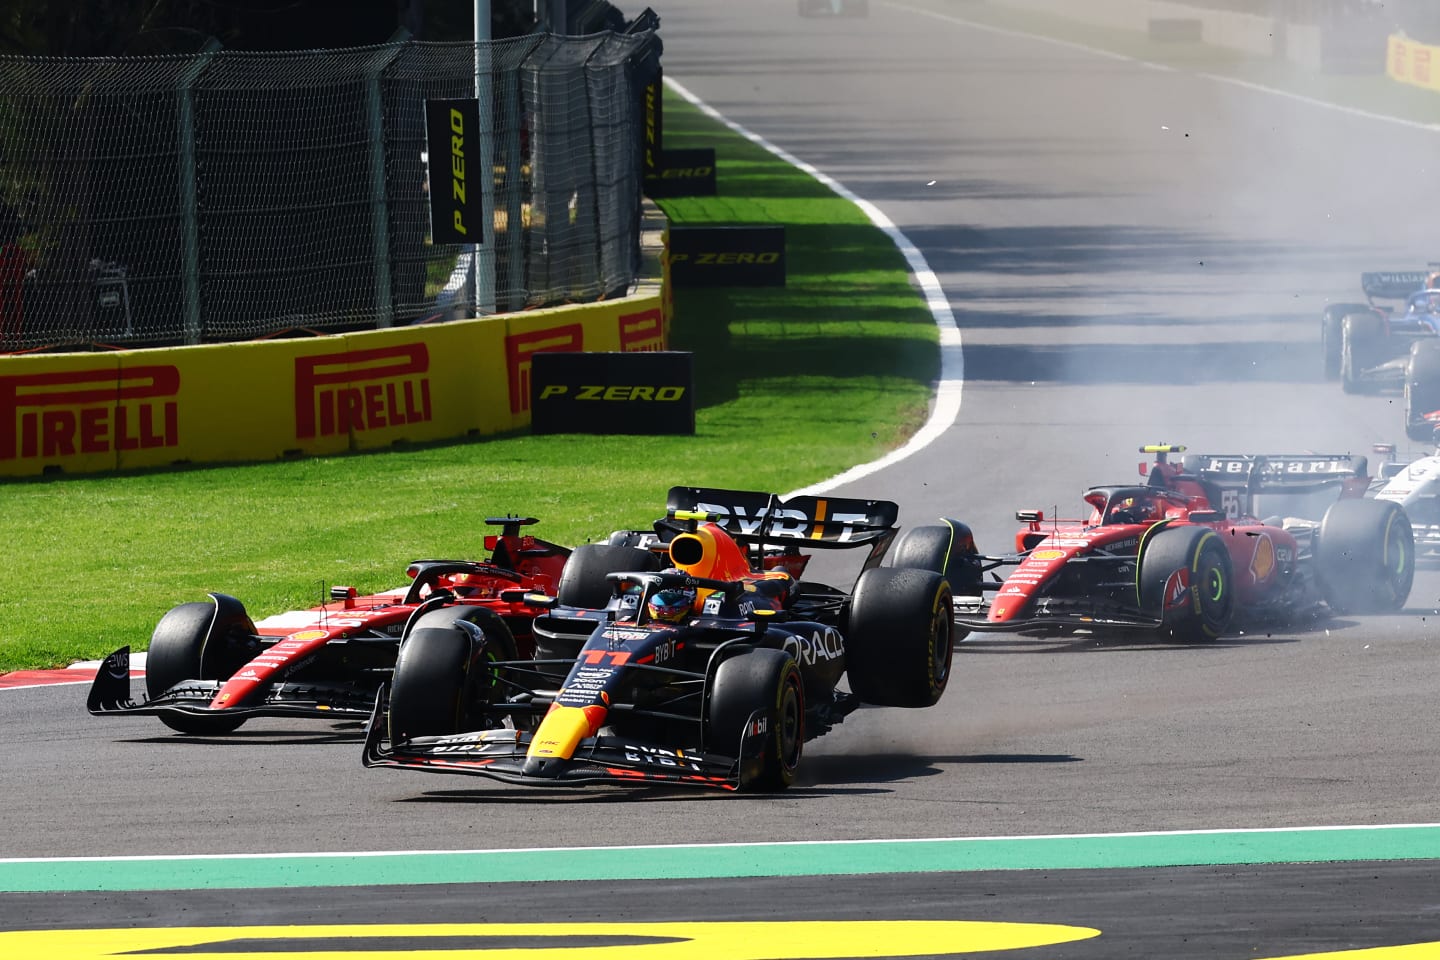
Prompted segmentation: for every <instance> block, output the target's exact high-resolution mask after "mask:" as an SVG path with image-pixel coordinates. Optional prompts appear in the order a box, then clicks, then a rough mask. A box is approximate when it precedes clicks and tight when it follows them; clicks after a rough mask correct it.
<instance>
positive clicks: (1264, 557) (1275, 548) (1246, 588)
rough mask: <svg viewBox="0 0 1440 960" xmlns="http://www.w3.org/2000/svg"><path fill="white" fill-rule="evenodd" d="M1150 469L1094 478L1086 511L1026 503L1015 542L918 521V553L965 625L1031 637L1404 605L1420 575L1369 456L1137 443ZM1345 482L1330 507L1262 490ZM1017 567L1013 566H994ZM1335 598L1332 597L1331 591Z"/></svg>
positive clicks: (914, 548)
mask: <svg viewBox="0 0 1440 960" xmlns="http://www.w3.org/2000/svg"><path fill="white" fill-rule="evenodd" d="M1140 449H1141V452H1143V453H1151V454H1154V455H1155V459H1154V462H1153V463H1151V464H1150V465H1149V466H1148V468H1147V467H1145V466H1144V465H1142V476H1143V477H1144V482H1143V483H1138V484H1116V485H1110V486H1099V487H1091V488H1089V489H1088V490H1086V491H1085V493H1084V497H1083V498H1084V501H1085V504H1086V508H1087V512H1086V515H1085V516H1084V517H1083V518H1081V519H1074V520H1056V519H1047V518H1046V517H1045V516H1044V515H1043V513H1042V511H1040V510H1022V511H1020V512H1018V513H1017V514H1016V518H1017V519H1018V520H1020V521H1022V522H1023V523H1024V527H1023V528H1021V530H1020V531H1019V532H1018V533H1017V534H1016V538H1015V552H1014V553H1013V554H1008V555H1003V556H984V555H981V554H980V553H979V552H978V551H977V549H976V547H975V542H974V537H973V535H972V534H971V531H970V529H969V527H968V526H966V525H965V524H964V523H962V522H960V521H958V520H951V519H946V520H944V521H943V523H942V524H940V525H934V526H925V527H916V528H912V529H911V530H909V531H907V534H908V535H909V538H910V541H909V542H908V543H905V544H897V546H896V551H897V553H898V552H900V551H901V550H902V549H903V550H905V551H907V552H908V553H910V554H911V557H912V561H914V562H920V563H922V564H923V565H926V566H929V567H931V568H933V569H942V570H945V571H946V573H947V577H948V579H949V581H950V583H951V584H952V586H953V588H954V591H955V609H956V623H957V625H958V626H959V628H960V629H962V630H966V631H970V630H975V631H985V632H1009V633H1017V634H1021V635H1025V636H1037V637H1044V636H1064V635H1069V634H1078V633H1092V634H1098V633H1107V632H1117V631H1122V630H1139V631H1148V632H1150V633H1153V634H1157V635H1160V636H1162V637H1166V638H1173V639H1175V640H1180V641H1187V642H1194V641H1205V640H1212V639H1214V638H1217V637H1220V636H1222V635H1224V634H1226V633H1227V632H1229V631H1230V630H1231V628H1232V625H1233V624H1236V623H1239V622H1242V621H1245V620H1268V619H1273V618H1281V619H1284V618H1291V617H1295V616H1297V615H1299V614H1302V613H1305V612H1307V611H1316V612H1323V608H1324V606H1328V608H1329V609H1330V610H1331V611H1332V612H1335V613H1340V614H1353V613H1381V612H1389V611H1394V610H1398V609H1400V608H1401V607H1402V606H1403V605H1404V603H1405V600H1406V598H1407V597H1408V596H1409V593H1410V586H1411V582H1412V580H1413V578H1414V562H1415V541H1414V536H1413V533H1412V531H1411V527H1410V522H1409V520H1408V519H1407V518H1406V515H1405V512H1404V510H1402V509H1400V507H1399V506H1398V505H1397V504H1395V503H1391V502H1387V501H1383V500H1382V501H1377V500H1372V499H1365V498H1364V494H1365V491H1366V488H1367V487H1368V485H1369V483H1370V478H1369V476H1368V464H1367V462H1366V459H1365V458H1364V457H1353V458H1352V457H1350V456H1348V455H1344V456H1326V455H1315V454H1302V455H1293V456H1252V455H1196V456H1188V455H1187V456H1184V457H1183V459H1182V460H1181V462H1180V463H1175V462H1172V461H1171V460H1170V459H1169V455H1170V454H1176V453H1182V452H1183V451H1184V449H1185V448H1184V447H1181V446H1172V445H1168V444H1156V445H1148V446H1144V447H1141V448H1140ZM1329 493H1334V494H1335V495H1336V497H1337V499H1335V501H1334V502H1333V503H1331V504H1330V505H1329V507H1328V508H1327V509H1326V510H1325V511H1324V515H1323V517H1322V518H1321V519H1320V520H1318V521H1315V520H1309V519H1305V518H1303V517H1283V516H1271V517H1268V518H1266V519H1260V518H1259V517H1257V516H1256V512H1255V508H1256V504H1257V503H1258V502H1259V501H1261V500H1262V499H1264V498H1284V499H1285V500H1289V501H1290V502H1295V501H1296V499H1297V498H1306V497H1312V496H1313V495H1316V494H1319V495H1321V496H1325V495H1328V494H1329ZM1000 570H1006V571H1008V572H1007V573H1006V575H1005V576H1004V577H1003V578H1002V577H1001V576H1000V575H999V573H998V572H997V571H1000ZM1322 605H1323V606H1322Z"/></svg>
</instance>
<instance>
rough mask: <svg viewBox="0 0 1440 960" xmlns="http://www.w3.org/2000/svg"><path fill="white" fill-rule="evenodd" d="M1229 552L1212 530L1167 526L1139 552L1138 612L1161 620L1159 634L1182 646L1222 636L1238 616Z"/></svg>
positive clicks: (1145, 542)
mask: <svg viewBox="0 0 1440 960" xmlns="http://www.w3.org/2000/svg"><path fill="white" fill-rule="evenodd" d="M1230 581H1231V565H1230V553H1229V551H1227V550H1226V549H1225V544H1224V543H1223V542H1221V540H1220V536H1219V534H1217V533H1216V532H1215V531H1214V530H1211V529H1210V528H1209V527H1191V526H1184V527H1165V528H1162V529H1160V530H1157V531H1155V532H1153V533H1152V534H1151V535H1150V536H1149V538H1148V539H1146V540H1145V541H1144V543H1143V544H1142V545H1141V549H1140V569H1139V572H1138V573H1137V586H1138V590H1139V600H1140V609H1141V610H1143V611H1144V612H1145V613H1146V614H1148V615H1150V616H1153V617H1157V618H1158V619H1159V620H1160V629H1159V632H1160V635H1161V636H1162V637H1164V638H1166V639H1173V640H1178V641H1180V642H1181V643H1201V642H1204V641H1207V640H1214V639H1216V638H1217V637H1220V636H1222V635H1223V634H1224V633H1225V631H1226V630H1228V629H1229V628H1230V619H1231V617H1232V616H1234V612H1235V593H1234V590H1233V589H1232V588H1231V582H1230Z"/></svg>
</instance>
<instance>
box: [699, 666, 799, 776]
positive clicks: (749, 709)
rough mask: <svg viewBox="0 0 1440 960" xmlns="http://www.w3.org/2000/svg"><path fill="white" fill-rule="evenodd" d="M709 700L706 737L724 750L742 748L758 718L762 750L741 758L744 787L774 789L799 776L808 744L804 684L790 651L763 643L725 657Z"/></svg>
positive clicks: (713, 745) (723, 751)
mask: <svg viewBox="0 0 1440 960" xmlns="http://www.w3.org/2000/svg"><path fill="white" fill-rule="evenodd" d="M707 703H708V707H707V710H706V712H707V714H708V724H707V727H708V734H707V742H708V743H709V744H710V749H713V750H715V751H716V752H718V753H720V754H722V755H731V754H734V753H737V752H739V751H737V747H738V746H740V745H741V744H743V743H744V742H745V740H746V739H748V736H747V734H751V733H754V732H755V730H753V729H750V728H748V727H747V724H749V723H750V722H751V718H752V717H754V718H755V719H756V727H758V728H759V736H760V737H761V744H762V746H761V749H760V750H759V753H758V756H757V755H755V754H754V753H753V752H751V754H750V755H749V756H742V757H741V758H740V789H741V790H753V791H763V792H774V791H779V790H784V789H785V788H786V787H788V786H790V784H792V783H794V782H795V771H796V770H797V769H798V768H799V766H800V755H801V754H802V753H803V752H804V746H805V687H804V683H803V682H802V680H801V678H800V667H799V665H798V664H796V662H795V659H794V658H793V657H791V656H790V654H788V653H786V652H785V651H783V650H771V649H766V648H760V649H756V650H751V651H748V652H746V653H742V654H739V655H737V656H733V657H731V658H729V659H728V660H724V661H722V662H721V664H720V666H719V667H718V668H717V669H716V671H715V682H714V684H713V685H712V686H711V689H710V699H709V700H708V701H707Z"/></svg>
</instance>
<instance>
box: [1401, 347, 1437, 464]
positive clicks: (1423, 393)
mask: <svg viewBox="0 0 1440 960" xmlns="http://www.w3.org/2000/svg"><path fill="white" fill-rule="evenodd" d="M1437 410H1440V338H1437V339H1435V340H1417V341H1416V342H1415V343H1413V344H1411V346H1410V363H1409V365H1408V366H1407V367H1406V369H1405V436H1407V437H1409V438H1410V439H1411V440H1418V441H1422V442H1429V441H1430V440H1432V439H1434V437H1435V424H1434V423H1433V422H1432V421H1430V420H1426V419H1425V414H1427V413H1434V412H1435V411H1437Z"/></svg>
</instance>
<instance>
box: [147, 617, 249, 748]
mask: <svg viewBox="0 0 1440 960" xmlns="http://www.w3.org/2000/svg"><path fill="white" fill-rule="evenodd" d="M212 624H213V627H212ZM254 633H255V625H254V624H253V623H251V622H250V618H249V617H248V616H247V615H246V614H245V608H244V607H243V606H241V605H240V601H238V600H236V599H235V598H233V597H225V598H224V600H221V601H209V602H206V601H201V602H197V603H182V604H180V606H178V607H175V608H173V609H172V610H171V611H170V612H169V613H167V614H165V616H163V617H161V618H160V622H159V623H158V624H156V625H155V632H154V633H153V634H151V635H150V647H149V650H148V652H147V653H146V654H145V693H146V695H147V696H149V697H151V698H152V699H153V698H154V697H157V696H159V695H160V694H162V693H164V692H165V691H166V690H169V689H170V688H171V687H173V686H175V684H177V683H182V682H184V681H186V680H226V679H229V677H230V675H231V674H233V673H234V672H235V671H236V670H237V669H239V668H240V665H241V664H242V663H243V662H244V661H245V660H246V659H248V657H246V656H245V655H243V654H236V653H235V652H233V650H232V649H231V645H232V642H233V639H238V637H239V636H246V637H248V636H253V635H254ZM160 722H161V723H163V724H165V726H167V727H169V728H170V729H171V730H176V731H179V732H180V733H193V734H210V735H214V734H223V733H231V732H233V731H235V730H238V729H239V728H240V725H241V724H243V723H244V722H245V718H244V717H227V716H224V715H223V714H222V715H219V716H210V717H190V716H181V715H176V714H161V715H160Z"/></svg>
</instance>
